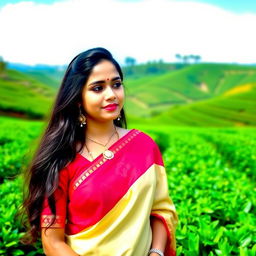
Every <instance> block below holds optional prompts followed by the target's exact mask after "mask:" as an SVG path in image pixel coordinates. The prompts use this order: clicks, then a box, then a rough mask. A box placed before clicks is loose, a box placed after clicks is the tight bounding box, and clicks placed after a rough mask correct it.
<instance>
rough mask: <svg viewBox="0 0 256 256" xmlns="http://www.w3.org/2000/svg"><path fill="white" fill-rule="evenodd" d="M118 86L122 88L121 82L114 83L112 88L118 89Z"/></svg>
mask: <svg viewBox="0 0 256 256" xmlns="http://www.w3.org/2000/svg"><path fill="white" fill-rule="evenodd" d="M120 86H122V83H121V82H119V81H118V82H115V83H114V87H116V88H119V87H120Z"/></svg>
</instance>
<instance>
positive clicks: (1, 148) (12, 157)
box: [0, 117, 42, 183]
mask: <svg viewBox="0 0 256 256" xmlns="http://www.w3.org/2000/svg"><path fill="white" fill-rule="evenodd" d="M0 127H1V129H0V183H1V182H2V181H3V179H4V178H15V177H16V175H17V174H19V173H20V172H21V169H22V168H23V167H25V166H27V163H28V160H29V157H30V155H29V153H30V154H31V153H32V152H33V150H34V148H33V146H35V144H32V140H34V139H35V138H37V137H38V135H39V133H40V131H41V129H42V123H39V122H34V123H33V122H26V121H20V120H14V119H8V118H3V117H1V118H0ZM32 145H33V146H32Z"/></svg>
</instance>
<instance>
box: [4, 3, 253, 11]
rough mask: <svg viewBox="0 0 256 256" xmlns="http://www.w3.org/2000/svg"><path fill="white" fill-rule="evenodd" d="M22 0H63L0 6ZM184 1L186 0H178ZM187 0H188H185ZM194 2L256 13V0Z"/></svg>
mask: <svg viewBox="0 0 256 256" xmlns="http://www.w3.org/2000/svg"><path fill="white" fill-rule="evenodd" d="M22 1H27V2H29V1H33V2H37V3H44V4H52V3H54V2H61V1H63V0H1V1H0V7H2V6H4V5H6V4H8V3H12V4H14V3H18V2H22ZM119 1H120V2H139V1H141V0H119ZM176 1H177V2H178V1H183V2H184V0H176ZM185 1H186V0H185ZM194 2H201V3H208V4H212V5H216V6H219V7H221V8H223V9H226V10H230V11H233V12H237V13H244V12H253V13H256V0H196V1H194Z"/></svg>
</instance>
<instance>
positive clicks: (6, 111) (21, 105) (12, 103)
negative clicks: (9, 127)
mask: <svg viewBox="0 0 256 256" xmlns="http://www.w3.org/2000/svg"><path fill="white" fill-rule="evenodd" d="M55 93H56V89H53V88H51V87H49V86H48V85H46V84H43V83H41V82H39V81H37V80H35V79H34V78H31V77H30V76H29V75H26V74H23V73H21V72H19V71H16V70H7V71H6V72H5V74H2V75H1V76H0V113H1V115H10V116H17V117H27V118H42V117H43V116H44V115H45V113H46V112H47V111H49V109H50V107H51V104H52V99H53V97H54V95H55Z"/></svg>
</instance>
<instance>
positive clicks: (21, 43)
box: [0, 0, 256, 64]
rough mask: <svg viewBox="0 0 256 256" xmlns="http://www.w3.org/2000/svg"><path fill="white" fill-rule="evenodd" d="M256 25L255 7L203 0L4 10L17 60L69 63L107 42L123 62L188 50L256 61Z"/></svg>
mask: <svg viewBox="0 0 256 256" xmlns="http://www.w3.org/2000/svg"><path fill="white" fill-rule="evenodd" d="M255 27H256V15H254V14H243V15H241V14H240V15H239V14H235V13H231V12H228V11H225V10H223V9H221V8H218V7H215V6H213V5H209V4H203V3H197V2H180V1H179V2H175V1H171V0H144V1H139V2H119V1H117V0H94V1H90V0H66V1H63V2H56V3H54V4H52V5H43V4H36V3H33V2H20V3H18V4H9V5H6V6H4V7H3V8H1V9H0V35H1V39H0V55H2V56H3V57H4V59H5V60H7V61H10V62H23V63H28V64H34V63H49V64H66V63H68V62H70V60H71V59H72V58H73V57H74V55H76V54H77V53H79V52H81V51H83V50H86V49H88V48H91V47H95V46H103V47H106V48H107V49H109V50H110V51H111V52H112V53H113V55H114V56H115V57H116V58H117V59H118V60H119V61H120V62H123V60H124V58H125V57H126V56H133V57H135V58H136V59H137V60H138V61H139V62H144V61H147V60H159V59H163V60H166V61H174V56H175V54H176V53H180V54H199V55H201V56H202V58H203V60H204V61H213V62H244V63H256V51H254V46H255V45H256V35H255V33H254V28H255Z"/></svg>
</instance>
